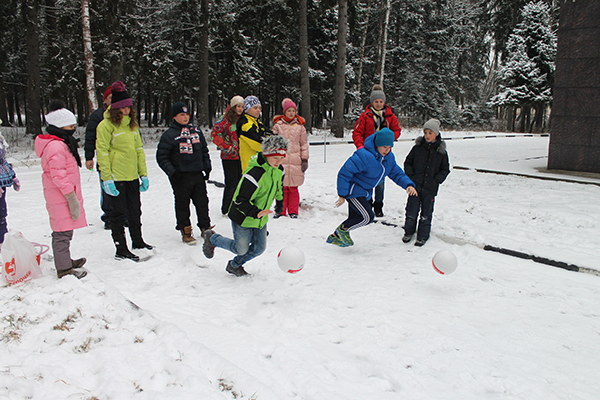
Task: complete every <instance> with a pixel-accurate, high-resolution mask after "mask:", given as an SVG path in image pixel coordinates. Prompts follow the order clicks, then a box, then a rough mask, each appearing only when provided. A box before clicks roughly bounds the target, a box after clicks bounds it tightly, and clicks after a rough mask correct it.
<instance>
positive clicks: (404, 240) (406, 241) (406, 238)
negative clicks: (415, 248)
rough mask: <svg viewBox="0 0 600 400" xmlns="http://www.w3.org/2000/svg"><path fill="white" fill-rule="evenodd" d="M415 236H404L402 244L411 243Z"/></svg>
mask: <svg viewBox="0 0 600 400" xmlns="http://www.w3.org/2000/svg"><path fill="white" fill-rule="evenodd" d="M412 237H413V235H408V234H406V233H405V234H404V236H402V243H408V242H410V241H411V239H412Z"/></svg>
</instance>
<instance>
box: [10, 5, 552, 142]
mask: <svg viewBox="0 0 600 400" xmlns="http://www.w3.org/2000/svg"><path fill="white" fill-rule="evenodd" d="M85 1H86V2H87V3H88V4H89V15H90V18H89V20H90V37H91V46H92V51H93V72H94V76H93V78H94V79H93V80H94V82H95V86H96V90H95V92H96V96H98V98H100V96H101V93H102V92H103V90H104V89H105V88H106V87H107V86H108V85H109V84H110V83H112V82H113V81H115V80H122V81H123V82H125V84H126V85H127V86H128V88H129V89H130V92H131V94H132V96H133V98H134V102H135V104H136V106H137V107H138V108H139V109H140V112H139V113H138V114H139V115H140V118H141V119H142V122H143V123H144V124H147V125H148V126H151V127H152V126H164V125H165V124H167V123H168V122H169V121H170V118H171V116H170V115H169V114H170V106H171V104H172V103H173V102H175V101H180V100H184V101H187V102H188V103H189V105H190V107H191V108H192V111H193V112H194V118H195V121H196V122H197V123H200V124H203V125H212V123H214V122H215V118H216V117H217V116H218V115H219V114H220V113H222V112H223V111H224V109H225V107H226V105H227V103H228V100H229V99H230V98H231V97H232V96H234V95H237V94H239V95H242V96H246V95H250V94H254V95H256V96H258V97H259V98H260V99H261V101H262V103H263V119H264V120H265V121H268V120H269V119H270V118H272V117H273V115H275V114H278V113H280V112H281V110H280V108H281V100H282V99H283V98H285V97H291V98H293V99H294V100H295V101H296V102H297V103H298V104H299V107H300V110H302V113H303V114H305V116H307V117H309V118H311V119H310V120H311V121H312V126H314V127H318V128H320V127H323V125H324V124H327V125H330V124H331V123H332V122H335V116H336V115H337V116H339V115H340V113H341V114H343V118H338V119H339V120H340V121H341V122H340V123H344V122H345V125H346V126H348V125H349V124H351V123H352V122H353V121H354V119H355V118H356V117H357V116H358V114H360V112H361V111H362V110H364V107H365V106H366V104H368V98H369V94H370V91H371V88H372V86H373V84H375V83H382V84H383V86H384V89H385V92H386V95H387V98H388V101H387V102H388V104H390V105H391V106H392V108H393V109H394V111H395V112H396V114H397V115H398V116H399V118H400V119H401V121H402V123H403V125H404V126H409V125H417V124H420V123H422V121H423V120H425V119H427V118H430V117H437V118H440V119H441V120H442V121H443V122H444V123H445V124H446V125H448V126H457V127H458V126H462V127H490V126H491V124H492V123H493V122H494V121H495V120H496V119H497V118H503V119H504V120H505V121H508V120H509V119H511V121H514V120H515V118H516V117H515V115H516V114H519V113H520V115H525V114H526V113H533V114H531V115H530V116H532V118H533V119H534V120H535V118H541V117H543V116H544V115H542V112H541V111H539V110H544V107H547V106H548V104H550V102H551V83H552V79H553V77H552V73H553V69H552V68H553V67H552V66H548V65H550V64H548V65H545V66H543V70H544V73H545V74H546V75H545V77H542V78H540V77H539V76H537V77H536V79H537V80H536V85H537V86H538V87H541V86H543V83H544V82H542V83H540V82H539V80H540V79H542V80H545V83H546V84H547V85H546V86H548V85H549V86H550V92H548V91H546V92H544V93H545V94H549V96H546V97H544V96H538V98H537V101H538V102H537V103H535V104H533V103H530V104H525V103H527V101H528V100H523V99H518V98H515V97H514V96H513V97H511V103H510V104H508V103H507V104H504V103H501V102H499V100H498V99H499V97H498V95H501V94H502V93H503V91H506V90H507V88H511V85H512V84H517V83H515V82H511V81H510V76H511V75H510V73H508V71H507V70H506V68H507V65H508V64H509V63H512V65H513V66H514V64H515V63H516V61H515V60H518V56H517V55H515V53H519V51H521V49H520V47H519V46H521V47H522V46H523V45H524V44H523V43H525V44H526V43H529V41H528V39H523V40H522V41H519V40H518V39H517V38H516V37H515V35H517V36H523V35H528V34H530V35H534V34H539V33H535V32H531V31H528V30H527V29H525V28H524V27H523V26H522V25H519V24H521V23H522V22H523V20H524V18H530V19H531V18H533V19H534V20H536V19H535V18H536V15H534V16H530V14H531V13H534V14H535V13H536V12H538V14H539V13H541V12H542V11H539V10H542V9H543V7H542V6H541V5H539V4H538V3H540V4H542V3H543V4H544V5H546V6H547V10H548V13H549V18H546V19H543V20H541V22H539V23H540V24H542V25H543V24H546V25H545V26H546V28H547V29H546V31H544V35H547V34H549V33H550V34H551V33H552V32H555V30H556V26H555V24H556V21H557V13H558V6H559V5H558V2H557V1H556V0H555V1H552V0H540V1H537V2H532V3H536V4H538V5H537V6H535V7H531V6H530V7H529V9H528V10H529V11H528V13H529V14H525V15H526V16H525V17H524V13H523V10H525V6H526V4H527V3H528V2H527V1H524V0H321V1H312V0H302V1H298V0H236V1H233V0H128V1H122V0H85ZM340 10H344V11H345V14H346V15H347V23H346V24H343V25H340V22H342V21H343V20H340V19H339V17H340ZM536 10H537V11H536ZM303 17H304V18H305V19H303ZM538 19H539V18H538ZM536 21H538V20H536ZM340 29H346V34H345V35H344V38H345V43H343V41H340V40H338V33H340V32H343V30H340ZM303 32H305V33H306V36H303V35H302V33H303ZM0 35H1V39H2V40H0V119H2V120H3V124H4V125H12V126H24V125H25V124H27V127H28V128H27V132H28V133H36V132H39V130H40V129H41V124H42V120H43V119H42V116H43V114H44V113H45V112H46V110H45V108H46V106H47V104H48V103H49V101H50V99H52V98H61V99H63V100H65V102H66V103H67V105H68V106H69V107H70V108H71V109H73V110H74V111H75V112H76V113H77V115H78V118H79V123H80V124H84V123H85V121H86V120H87V116H89V114H90V113H91V112H92V111H93V110H91V109H90V108H91V107H90V105H89V102H88V98H87V91H86V64H85V55H84V43H83V37H84V35H83V32H82V2H81V0H44V1H42V0H3V1H2V2H1V4H0ZM549 40H551V39H549ZM338 44H342V45H344V46H343V48H339V47H338ZM544 51H545V56H547V55H548V54H550V55H551V54H552V52H551V51H550V50H548V49H547V48H545V49H544ZM344 54H345V59H344V60H343V61H344V63H343V65H342V66H340V63H339V55H341V57H343V56H344ZM546 61H548V62H549V63H553V60H546ZM340 74H343V76H341V77H340ZM336 77H337V78H341V79H338V80H337V82H338V97H337V98H338V104H340V105H339V107H340V108H339V109H338V112H336V113H334V112H333V111H334V105H335V103H336ZM88 78H89V77H88ZM340 82H341V85H340ZM518 84H520V85H522V84H525V85H527V84H528V83H527V82H525V83H523V82H521V81H519V82H518ZM540 85H541V86H540ZM540 90H541V89H540ZM340 94H341V97H340ZM505 97H506V96H505ZM303 99H304V101H303ZM308 100H310V101H308ZM490 100H492V101H490ZM522 100H523V101H522ZM100 103H101V101H100ZM509 109H510V110H512V111H511V114H510V115H508V114H507V113H508V112H507V110H509ZM339 110H342V111H339ZM531 110H537V111H535V112H534V111H531ZM307 113H308V114H309V115H307ZM334 114H335V115H334ZM534 114H535V115H534ZM540 115H541V117H540ZM24 117H25V118H24ZM531 125H532V124H531V123H530V124H529V128H531ZM505 126H506V128H507V129H516V128H517V125H516V124H515V123H512V125H511V124H508V123H507V124H506V125H505ZM518 128H519V129H525V128H521V125H519V126H518ZM531 129H533V128H531Z"/></svg>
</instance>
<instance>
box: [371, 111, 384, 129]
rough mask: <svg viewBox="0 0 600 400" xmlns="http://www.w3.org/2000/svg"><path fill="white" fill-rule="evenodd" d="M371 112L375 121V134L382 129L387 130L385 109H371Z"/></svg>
mask: <svg viewBox="0 0 600 400" xmlns="http://www.w3.org/2000/svg"><path fill="white" fill-rule="evenodd" d="M371 111H372V112H373V120H374V121H375V132H378V131H380V130H381V129H382V128H385V118H384V114H385V108H382V109H381V110H379V111H377V110H375V109H374V108H373V107H371Z"/></svg>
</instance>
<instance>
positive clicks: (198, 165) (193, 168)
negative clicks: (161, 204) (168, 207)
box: [156, 102, 212, 245]
mask: <svg viewBox="0 0 600 400" xmlns="http://www.w3.org/2000/svg"><path fill="white" fill-rule="evenodd" d="M172 115H173V121H172V122H171V126H170V127H169V129H167V130H166V131H165V133H163V134H162V136H161V138H160V142H159V143H158V148H157V150H156V161H157V162H158V165H159V166H160V168H161V169H162V170H163V171H165V173H166V174H167V176H168V177H169V181H170V182H171V187H172V188H173V195H174V196H175V217H176V219H177V225H175V229H177V230H178V231H180V232H181V240H182V241H183V243H185V244H190V245H191V244H196V239H195V238H194V235H193V234H192V223H191V221H190V200H191V201H192V202H193V203H194V207H195V208H196V217H197V218H198V227H199V228H200V230H201V231H202V232H204V231H205V230H207V229H210V228H211V226H210V216H209V213H208V195H207V191H206V182H207V181H208V177H209V175H210V171H211V170H212V166H211V163H210V156H209V154H208V146H207V145H206V140H205V139H204V134H203V133H202V131H201V130H200V128H198V127H196V126H194V125H192V124H190V123H189V122H190V111H189V109H188V107H187V105H186V104H185V103H182V102H179V103H175V104H173V109H172Z"/></svg>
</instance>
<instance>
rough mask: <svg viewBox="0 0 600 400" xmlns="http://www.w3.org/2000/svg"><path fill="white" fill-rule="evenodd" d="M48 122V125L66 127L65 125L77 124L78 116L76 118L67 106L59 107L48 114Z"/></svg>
mask: <svg viewBox="0 0 600 400" xmlns="http://www.w3.org/2000/svg"><path fill="white" fill-rule="evenodd" d="M46 122H48V125H54V126H55V127H57V128H64V127H65V126H70V125H77V118H75V114H73V113H72V112H71V111H69V110H67V109H66V108H59V109H58V110H55V111H52V112H50V113H48V115H46Z"/></svg>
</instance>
